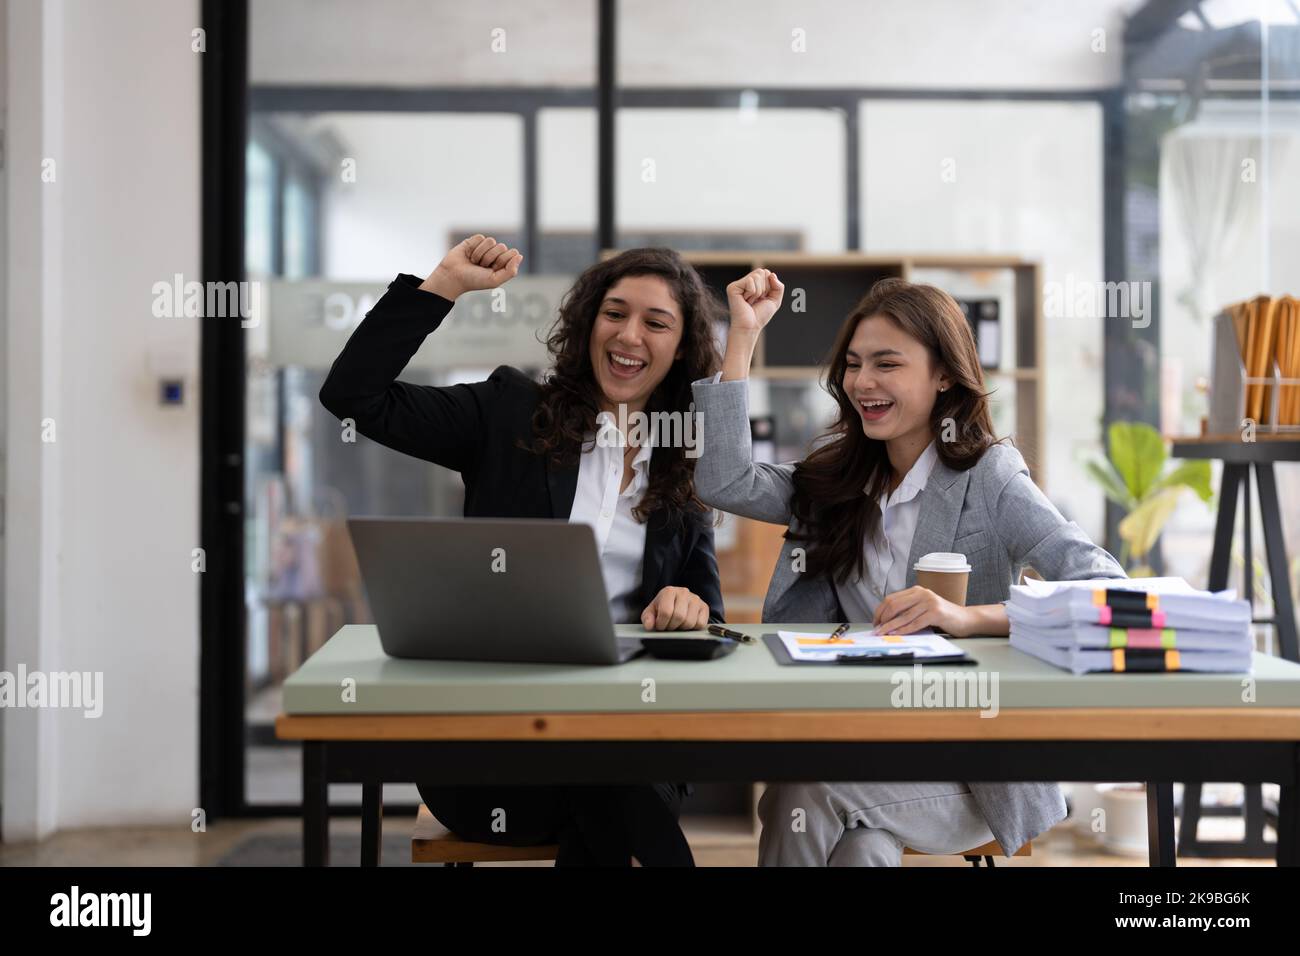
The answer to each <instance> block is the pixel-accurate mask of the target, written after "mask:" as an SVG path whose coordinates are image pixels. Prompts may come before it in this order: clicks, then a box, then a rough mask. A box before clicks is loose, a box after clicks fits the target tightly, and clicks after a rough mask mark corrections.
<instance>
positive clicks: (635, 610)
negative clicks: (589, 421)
mask: <svg viewBox="0 0 1300 956" xmlns="http://www.w3.org/2000/svg"><path fill="white" fill-rule="evenodd" d="M596 429H597V435H596V437H594V438H593V437H589V438H588V439H587V442H584V444H583V452H582V456H581V458H580V459H579V462H578V485H577V488H576V490H575V491H574V495H573V509H572V510H571V511H570V512H569V522H570V524H574V523H577V522H582V523H583V524H588V525H590V526H591V528H592V530H593V531H594V532H595V534H596V552H597V554H598V555H599V556H600V571H601V574H602V576H603V577H604V579H605V593H606V594H608V595H609V613H610V616H611V617H613V619H614V623H615V624H631V623H636V622H638V621H640V619H641V612H642V610H644V608H642V607H633V606H632V598H633V597H634V596H635V595H636V594H637V592H638V591H639V590H640V588H641V571H642V563H643V562H644V560H645V525H643V524H641V523H640V522H639V521H637V520H636V518H634V517H633V516H632V509H633V508H634V507H636V505H637V504H638V503H640V501H641V497H642V495H643V494H644V493H645V489H646V486H647V485H648V484H649V481H650V455H651V452H652V451H653V449H652V448H651V447H650V445H649V444H645V445H642V446H641V447H640V448H638V449H637V453H636V457H634V458H633V459H632V480H631V481H630V482H628V485H627V488H625V489H623V490H622V491H620V490H619V486H620V485H621V484H622V483H623V452H624V451H625V450H626V447H627V446H626V444H625V443H624V439H623V434H622V432H620V431H619V430H618V425H617V424H616V422H615V419H614V416H613V415H611V414H610V413H609V412H601V413H600V414H598V415H597V416H596ZM587 443H590V447H588V444H587ZM653 598H654V595H653V594H651V595H648V596H647V598H646V600H647V601H649V600H652V599H653ZM638 603H639V602H638Z"/></svg>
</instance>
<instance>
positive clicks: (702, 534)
mask: <svg viewBox="0 0 1300 956" xmlns="http://www.w3.org/2000/svg"><path fill="white" fill-rule="evenodd" d="M522 261H523V256H522V255H521V254H520V253H519V252H518V250H516V249H510V248H507V247H506V246H505V245H504V244H503V243H499V242H497V241H496V240H495V239H493V238H491V237H488V236H482V235H475V236H471V237H470V238H468V239H466V240H465V241H464V242H461V243H460V244H459V245H457V246H456V247H455V248H454V249H452V250H451V251H450V252H449V253H447V255H446V257H445V258H444V259H443V260H442V262H441V263H439V264H438V267H437V268H436V269H434V270H433V272H432V273H430V274H429V276H428V277H427V278H426V279H424V281H420V279H418V278H417V277H416V276H413V275H406V274H402V275H399V276H398V277H397V278H396V279H394V280H393V282H392V283H390V285H389V286H388V291H387V292H386V293H385V294H384V296H383V297H382V298H381V299H380V300H379V301H378V302H377V303H376V304H375V307H374V308H373V309H372V310H371V311H370V312H369V313H368V314H367V316H366V318H365V320H364V321H363V322H362V323H361V324H360V325H359V326H358V327H357V329H356V331H355V332H353V333H352V336H351V338H349V340H348V342H347V345H345V346H344V348H343V351H342V353H341V354H340V355H339V357H338V358H337V359H336V360H335V362H334V365H333V367H332V368H331V369H330V373H329V376H328V377H327V378H326V380H325V383H324V385H323V386H322V387H321V392H320V400H321V403H322V404H323V405H324V406H325V408H327V409H328V410H329V411H330V412H331V413H332V414H334V415H335V416H337V417H338V418H340V419H345V418H351V419H352V420H353V421H355V423H356V429H357V431H359V432H360V433H361V434H363V435H365V436H366V437H367V438H371V439H373V440H375V441H377V442H380V443H381V444H384V445H387V446H388V447H389V448H393V449H395V450H397V451H401V452H404V453H406V454H408V455H414V456H416V457H418V458H422V459H424V460H426V461H431V462H434V463H435V464H439V465H442V466H444V467H446V468H451V469H454V470H456V471H458V472H460V474H461V476H462V478H463V479H464V482H465V515H466V516H467V517H496V518H515V517H517V518H559V519H565V520H568V521H570V522H583V523H586V524H589V525H591V527H592V529H593V531H594V533H595V537H596V544H597V549H598V551H599V554H600V564H601V572H602V574H603V576H604V579H605V585H606V592H607V594H608V595H609V599H610V610H611V614H612V617H613V619H614V621H615V622H616V623H629V622H634V621H637V620H639V621H640V622H641V623H642V624H643V625H644V626H645V627H646V628H647V629H653V630H677V629H693V628H702V627H704V626H705V625H706V624H707V623H708V622H709V621H710V620H716V621H721V620H723V607H722V593H721V588H720V586H719V583H718V567H717V561H716V559H715V558H714V551H713V529H712V523H711V521H710V512H709V511H708V509H707V508H706V507H705V506H704V504H703V503H702V502H701V501H700V500H699V498H698V497H697V496H696V494H695V489H694V467H695V457H696V456H697V455H698V450H697V449H694V448H692V447H689V446H690V444H691V439H694V438H695V437H697V435H696V432H695V430H694V429H693V428H691V427H689V423H690V421H692V420H693V419H692V416H693V414H694V412H693V408H692V406H691V382H693V381H694V380H696V379H699V378H701V377H705V376H709V375H712V374H714V372H716V371H717V369H718V368H719V367H720V364H721V360H720V358H719V356H718V352H717V346H716V344H715V341H714V337H713V332H714V324H715V321H717V320H718V319H720V318H721V315H722V312H721V307H720V305H719V304H718V303H717V302H716V301H715V300H714V298H713V297H712V295H711V293H710V292H709V291H708V289H707V287H706V286H705V285H704V282H703V281H702V280H701V278H700V276H699V274H698V273H697V272H696V271H695V270H694V269H693V268H692V267H691V266H690V265H689V264H687V263H686V262H685V261H683V260H682V259H681V257H679V256H678V255H677V254H676V253H675V252H672V251H671V250H668V249H632V250H628V251H626V252H623V253H620V254H619V255H617V256H614V257H612V258H610V259H608V260H606V261H604V262H600V263H597V264H596V265H594V266H592V267H590V268H589V269H587V270H586V271H585V272H583V273H582V275H580V276H579V277H578V279H577V281H576V282H575V283H574V285H573V287H572V289H570V290H569V292H568V294H567V295H566V296H565V298H564V300H563V302H562V303H561V306H560V314H559V317H558V319H557V320H556V323H555V325H554V326H553V328H552V330H551V334H550V337H549V339H548V343H547V344H548V347H549V350H550V353H551V356H552V362H553V364H552V367H551V368H550V370H549V372H548V373H547V374H546V376H545V377H544V379H543V381H542V382H541V383H538V382H536V381H534V380H533V379H532V378H529V377H528V376H526V375H525V374H524V373H523V372H521V371H519V370H518V369H514V368H510V367H509V366H504V365H503V366H501V367H499V368H497V369H496V370H495V371H494V372H493V373H492V374H491V375H490V376H489V377H488V379H487V380H486V381H482V382H475V383H472V384H466V385H452V386H449V387H430V386H422V385H411V384H408V383H405V382H400V381H397V380H396V379H397V376H398V375H399V374H400V373H401V371H402V369H403V368H405V367H406V364H407V363H408V362H409V361H410V359H411V357H412V356H413V355H414V354H415V352H416V350H417V349H419V347H420V346H421V344H422V343H423V342H424V339H425V337H426V336H427V335H428V334H429V333H431V332H433V331H435V330H436V329H437V328H438V326H439V325H440V324H441V322H442V321H443V319H444V318H445V317H446V316H447V314H448V313H449V312H450V311H451V308H452V304H453V303H454V302H455V300H456V298H457V297H458V296H460V295H461V294H463V293H465V292H470V291H474V290H480V289H495V288H498V287H499V286H501V285H503V284H504V283H505V282H507V281H508V280H509V279H510V278H512V277H513V276H515V275H516V274H518V272H519V265H520V263H521V262H522ZM647 422H650V423H653V424H652V425H651V426H650V427H647V426H646V423H647ZM673 422H677V423H685V424H686V427H680V424H679V427H677V428H676V429H671V428H658V427H654V426H655V425H662V424H663V423H669V424H671V423H673ZM629 426H630V427H629ZM665 434H668V436H669V440H667V441H662V440H656V439H662V438H663V436H664V435H665ZM686 789H687V788H686V787H685V785H681V784H647V785H644V786H626V787H438V786H431V785H421V787H420V795H421V796H422V797H423V798H424V801H425V803H426V804H428V806H429V809H430V810H431V811H432V812H433V814H434V815H435V816H436V817H438V819H439V820H441V821H442V822H443V824H445V825H446V826H447V827H448V828H450V829H451V830H452V831H453V832H455V833H456V834H457V835H459V836H460V837H462V838H463V839H468V840H474V841H478V842H490V843H506V844H510V845H530V844H543V843H558V844H559V846H560V852H559V856H558V857H557V861H556V862H557V864H559V865H564V864H570V863H595V864H615V865H626V864H628V863H629V862H630V860H631V858H633V857H635V858H636V859H637V860H638V861H640V862H641V863H642V864H645V865H652V864H666V865H672V864H686V865H689V864H690V863H691V862H692V859H691V853H690V848H689V847H688V846H687V844H686V840H685V838H684V837H683V836H682V833H681V830H680V828H679V827H678V826H677V821H676V817H677V814H678V811H679V807H680V801H681V796H682V793H683V791H684V790H686ZM503 824H504V828H503Z"/></svg>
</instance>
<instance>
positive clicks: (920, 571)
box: [912, 551, 971, 607]
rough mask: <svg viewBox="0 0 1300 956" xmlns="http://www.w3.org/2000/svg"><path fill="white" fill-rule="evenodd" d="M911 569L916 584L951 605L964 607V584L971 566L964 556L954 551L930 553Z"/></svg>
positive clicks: (968, 577)
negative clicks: (914, 575) (913, 572)
mask: <svg viewBox="0 0 1300 956" xmlns="http://www.w3.org/2000/svg"><path fill="white" fill-rule="evenodd" d="M912 567H913V569H914V570H915V571H916V583H917V584H918V585H920V586H921V587H923V588H928V589H929V590H931V591H933V592H934V593H935V594H937V595H939V596H940V597H941V598H943V599H944V600H947V601H951V602H952V603H953V604H958V605H961V606H962V607H965V605H966V584H967V582H968V581H969V580H970V572H971V566H970V564H969V563H968V562H967V560H966V555H964V554H958V553H956V552H955V551H931V552H930V553H929V554H927V555H924V556H922V557H921V558H920V559H919V560H918V561H917V562H916V564H914V565H913V566H912Z"/></svg>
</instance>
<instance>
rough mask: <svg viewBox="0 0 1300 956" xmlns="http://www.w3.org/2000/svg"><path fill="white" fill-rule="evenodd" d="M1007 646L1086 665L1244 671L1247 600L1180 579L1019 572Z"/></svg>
mask: <svg viewBox="0 0 1300 956" xmlns="http://www.w3.org/2000/svg"><path fill="white" fill-rule="evenodd" d="M1007 617H1008V618H1009V619H1010V621H1011V646H1012V647H1014V648H1017V649H1019V650H1022V651H1024V652H1025V653H1026V654H1032V655H1033V656H1034V657H1037V658H1040V659H1042V660H1044V661H1047V662H1048V663H1049V664H1054V665H1055V666H1057V667H1061V668H1064V669H1066V670H1070V671H1073V672H1074V673H1076V674H1083V673H1086V672H1088V671H1115V672H1132V671H1217V672H1226V673H1244V674H1248V673H1250V669H1251V654H1252V652H1253V651H1254V638H1253V636H1252V633H1251V627H1250V617H1251V613H1250V604H1249V603H1247V602H1246V601H1238V600H1237V594H1236V592H1235V591H1219V592H1210V591H1198V590H1196V589H1195V588H1193V587H1192V586H1191V585H1189V584H1188V583H1187V582H1186V581H1184V580H1183V579H1182V578H1129V579H1115V578H1101V579H1097V580H1092V581H1037V580H1033V579H1026V583H1025V584H1023V585H1015V586H1013V587H1012V588H1011V599H1010V600H1009V601H1008V602H1007Z"/></svg>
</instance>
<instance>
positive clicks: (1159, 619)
mask: <svg viewBox="0 0 1300 956" xmlns="http://www.w3.org/2000/svg"><path fill="white" fill-rule="evenodd" d="M1151 626H1152V627H1153V628H1162V627H1164V626H1165V612H1164V611H1152V612H1151Z"/></svg>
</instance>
